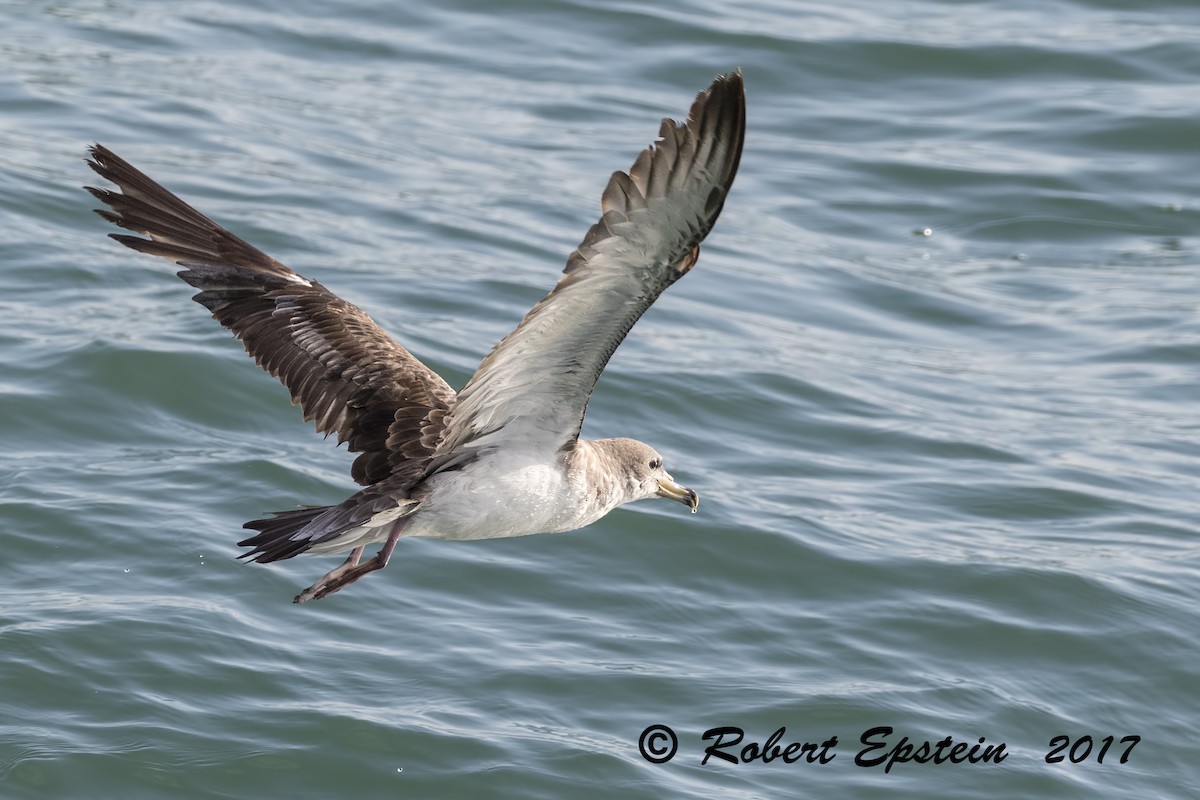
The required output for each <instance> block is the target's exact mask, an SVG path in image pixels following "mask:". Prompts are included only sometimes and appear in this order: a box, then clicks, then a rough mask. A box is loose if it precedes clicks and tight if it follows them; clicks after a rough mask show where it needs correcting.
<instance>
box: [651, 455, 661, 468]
mask: <svg viewBox="0 0 1200 800" xmlns="http://www.w3.org/2000/svg"><path fill="white" fill-rule="evenodd" d="M661 466H662V459H661V458H652V459H650V469H658V468H659V467H661Z"/></svg>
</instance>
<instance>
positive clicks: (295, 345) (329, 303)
mask: <svg viewBox="0 0 1200 800" xmlns="http://www.w3.org/2000/svg"><path fill="white" fill-rule="evenodd" d="M91 155H92V159H91V160H90V161H88V164H89V165H90V166H91V168H92V169H93V170H95V171H96V172H97V173H98V174H100V175H101V176H102V177H104V178H106V179H107V180H109V181H112V182H113V183H115V184H116V185H117V186H118V187H120V189H121V193H117V192H112V191H108V190H107V189H94V188H92V187H87V190H88V191H89V192H91V193H92V194H93V195H94V196H95V197H97V198H99V199H100V200H101V201H102V202H104V203H105V204H107V205H108V206H109V207H110V208H112V211H111V212H109V211H102V210H100V211H97V212H96V213H98V214H99V215H100V216H102V217H104V218H105V219H106V220H108V221H109V222H112V223H113V224H115V225H119V226H120V227H122V228H127V229H128V230H131V231H135V232H137V233H141V234H144V235H146V236H149V237H150V238H149V239H143V238H140V237H138V236H129V235H126V234H116V233H114V234H111V236H112V238H114V239H116V240H117V241H118V242H121V243H122V244H124V245H126V246H127V247H131V248H133V249H134V250H138V251H140V252H143V253H150V254H151V255H156V256H161V257H162V258H165V259H167V260H169V261H173V262H174V263H176V264H178V265H179V266H181V267H184V269H183V270H181V271H180V272H179V277H181V278H183V280H185V281H187V282H188V283H189V284H191V285H192V286H194V287H196V288H197V289H199V290H200V292H199V294H197V295H195V297H194V298H193V299H194V300H195V301H196V302H198V303H200V304H201V305H203V306H204V307H206V308H207V309H208V310H209V311H211V312H212V315H213V317H214V318H215V319H216V320H217V321H218V322H220V323H221V324H222V325H224V326H225V327H226V328H229V329H230V330H231V331H233V333H234V335H235V336H237V338H238V339H240V340H241V341H242V344H243V345H245V347H246V352H248V353H249V354H250V355H251V356H253V357H254V360H255V361H256V362H257V363H258V365H259V366H260V367H262V368H263V369H265V370H266V371H267V372H269V373H271V374H272V375H274V376H275V377H276V378H279V380H280V381H281V382H282V383H283V385H284V386H286V387H287V389H288V391H290V392H291V394H292V402H293V403H296V404H298V405H299V406H300V408H301V409H302V410H303V411H304V418H305V419H306V420H312V421H314V422H315V423H316V426H317V430H319V431H321V432H322V433H324V434H326V435H329V434H334V433H336V434H337V437H338V442H339V443H340V442H346V443H347V444H348V446H349V448H350V450H351V451H352V452H356V453H362V455H360V456H359V457H358V458H357V459H355V461H354V466H353V468H352V475H353V477H354V480H356V481H357V482H359V483H361V484H363V485H370V484H373V483H376V482H378V481H380V480H383V479H384V478H386V477H387V476H388V475H389V474H391V473H392V471H393V470H394V469H395V468H396V467H397V466H398V465H399V464H401V463H403V462H404V461H407V460H409V459H424V458H428V457H429V456H430V455H431V454H432V453H433V451H434V449H435V448H436V447H437V444H438V442H439V440H440V438H441V433H442V423H443V419H444V417H445V414H446V411H447V410H448V409H449V408H450V406H452V405H453V404H454V399H455V396H454V390H453V389H451V388H450V387H449V386H447V385H446V382H445V381H443V380H442V379H441V378H440V377H439V376H438V375H437V374H436V373H434V372H433V371H432V370H430V369H429V368H428V367H426V366H425V365H424V364H422V363H421V362H420V361H419V360H418V359H417V358H416V357H415V356H413V354H412V353H410V352H408V350H406V349H404V348H403V347H401V346H400V345H399V344H398V343H397V342H396V341H395V340H393V339H392V338H391V337H390V336H388V335H387V334H386V333H384V332H383V331H382V330H381V329H380V328H379V326H378V325H376V324H375V323H374V322H373V321H372V320H371V318H370V317H368V316H367V315H366V314H365V313H364V312H363V311H362V310H361V309H359V308H358V307H357V306H355V305H353V304H352V303H348V302H346V301H345V300H343V299H341V298H340V297H338V296H337V295H335V294H333V293H332V292H330V291H329V290H328V289H326V288H325V287H324V286H322V285H321V284H319V283H317V282H316V281H310V280H307V279H306V278H303V277H301V276H300V275H299V274H297V273H295V272H293V271H292V270H291V269H288V268H287V267H286V266H284V265H283V264H281V263H279V262H278V261H276V260H275V259H273V258H271V257H270V256H268V255H267V254H265V253H263V252H262V251H260V250H258V249H256V248H254V247H252V246H250V245H249V244H247V243H246V242H244V241H242V240H241V239H239V238H238V237H236V236H234V235H233V234H232V233H230V232H229V231H227V230H225V229H224V228H222V227H221V226H219V225H217V224H216V223H215V222H213V221H212V220H210V219H209V218H208V217H206V216H204V215H203V214H201V213H200V212H199V211H197V210H196V209H194V208H192V207H191V206H189V205H188V204H187V203H185V202H183V201H182V200H180V199H179V198H178V197H176V196H175V195H173V194H171V193H170V192H169V191H167V190H166V189H164V188H163V187H162V186H160V185H158V184H157V183H155V182H154V181H153V180H151V179H150V178H148V177H147V176H146V175H144V174H143V173H142V172H140V171H138V170H137V169H135V168H134V167H132V166H131V165H130V164H129V163H127V162H126V161H124V160H123V159H121V158H119V157H118V156H117V155H115V154H114V153H113V152H112V151H111V150H109V149H108V148H106V147H102V146H101V145H95V146H94V147H92V148H91Z"/></svg>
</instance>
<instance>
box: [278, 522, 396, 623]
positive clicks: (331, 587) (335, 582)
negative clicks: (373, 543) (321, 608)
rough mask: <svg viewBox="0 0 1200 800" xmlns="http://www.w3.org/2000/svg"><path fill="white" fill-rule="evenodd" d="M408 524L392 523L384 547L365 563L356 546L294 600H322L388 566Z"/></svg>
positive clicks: (296, 601)
mask: <svg viewBox="0 0 1200 800" xmlns="http://www.w3.org/2000/svg"><path fill="white" fill-rule="evenodd" d="M407 524H408V520H407V519H398V520H396V521H395V522H394V523H392V530H391V532H390V533H388V538H387V541H386V542H384V543H383V547H381V548H379V552H378V553H376V554H375V556H374V557H373V558H372V559H371V560H370V561H368V562H366V563H365V564H359V563H358V559H359V558H361V557H362V552H363V547H362V546H359V547H356V548H354V550H352V551H351V553H350V557H349V558H347V559H346V560H345V561H344V562H342V564H341V565H340V566H338V567H335V568H334V569H332V570H330V571H329V572H328V573H326V574H325V576H324V577H323V578H321V580H319V581H317V582H316V583H314V584H313V585H312V586H310V587H308V588H307V589H305V590H304V591H303V592H301V593H300V594H298V595H296V599H295V600H293V601H292V602H293V603H307V602H308V601H309V600H320V599H321V598H322V597H328V596H329V595H331V594H333V593H334V592H336V591H337V590H338V589H341V588H342V587H343V586H349V585H350V584H352V583H354V582H355V581H356V580H358V579H359V578H361V577H362V576H363V575H366V574H367V573H369V572H374V571H375V570H377V569H383V568H384V567H386V566H387V564H388V559H390V558H391V557H392V551H393V550H395V549H396V542H398V541H399V540H400V532H401V531H403V530H404V527H405V525H407Z"/></svg>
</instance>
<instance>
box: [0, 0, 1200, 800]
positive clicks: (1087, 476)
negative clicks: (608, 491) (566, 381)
mask: <svg viewBox="0 0 1200 800" xmlns="http://www.w3.org/2000/svg"><path fill="white" fill-rule="evenodd" d="M1131 9H1132V10H1131ZM0 12H2V13H0V33H2V34H3V35H0V109H2V111H3V113H0V221H2V222H3V230H4V236H2V237H0V436H2V439H0V479H2V480H0V523H2V526H3V533H2V534H0V535H2V537H3V538H2V541H3V549H2V554H0V575H2V576H3V579H2V580H0V797H3V798H6V799H14V800H15V799H18V798H39V799H40V798H89V799H91V798H108V797H112V798H122V799H123V800H138V799H140V798H164V797H170V798H210V797H222V798H263V797H351V796H353V797H367V798H375V797H381V798H382V797H423V798H462V797H520V798H593V797H630V798H642V797H645V798H662V797H711V796H719V797H728V798H777V797H838V798H878V797H888V798H933V797H945V798H995V797H1037V798H1093V797H1105V798H1117V797H1120V798H1124V797H1129V798H1148V797H1153V798H1194V797H1197V796H1200V768H1198V767H1197V766H1196V765H1197V763H1198V759H1197V753H1198V752H1200V735H1198V733H1197V731H1198V728H1200V679H1198V678H1197V671H1198V668H1197V664H1198V663H1200V646H1198V645H1197V641H1196V640H1197V634H1196V632H1197V630H1198V628H1200V624H1198V623H1200V615H1198V613H1197V606H1198V605H1200V544H1198V539H1197V537H1198V535H1200V424H1198V422H1197V419H1198V418H1197V409H1198V407H1200V238H1198V234H1200V200H1198V199H1197V176H1198V175H1200V92H1198V91H1197V88H1198V86H1200V7H1198V6H1196V4H1194V3H1191V2H1170V1H1169V0H1162V1H1161V2H1148V3H1141V4H1132V3H1117V2H1111V0H1089V1H1086V2H1085V1H1083V0H1079V1H1077V2H1070V1H1068V0H1058V1H1056V2H1049V3H1030V2H1018V1H1013V2H1002V1H1001V0H991V1H987V0H981V1H980V2H949V1H948V0H946V1H943V2H934V1H933V0H914V1H912V2H902V1H901V0H881V2H868V1H867V0H848V2H842V3H837V4H832V3H813V2H779V0H747V2H745V3H740V4H729V3H715V2H709V1H708V0H691V1H690V2H670V3H651V2H642V1H641V0H626V1H625V2H617V3H606V2H599V1H598V0H576V1H575V2H547V1H546V0H516V1H515V2H512V3H508V4H504V5H503V6H499V5H495V4H488V3H480V2H478V0H452V2H448V3H442V4H437V6H436V7H433V6H432V5H431V4H426V5H424V6H419V7H418V6H412V7H406V6H405V5H404V4H388V3H371V2H365V0H351V1H350V2H341V3H316V2H295V3H289V4H286V6H285V5H281V4H272V3H264V2H250V3H243V2H230V0H208V1H207V2H191V3H181V2H157V3H135V2H131V1H130V0H108V2H92V1H90V0H63V1H62V2H55V3H48V2H21V3H13V2H8V3H0ZM739 66H740V67H741V68H742V69H743V70H744V74H745V79H746V84H747V96H748V103H749V117H748V133H747V139H746V147H745V155H744V158H743V161H742V168H741V172H740V174H739V176H738V179H737V182H736V184H735V186H734V189H733V192H732V193H731V195H730V197H729V200H728V202H727V204H726V207H725V211H724V213H723V215H722V217H721V219H720V221H719V222H718V224H717V226H716V228H715V230H714V231H713V233H712V235H711V236H710V238H709V240H708V243H707V244H706V246H705V248H704V253H703V255H702V257H701V259H700V262H699V265H698V266H697V268H696V269H695V270H693V272H692V273H691V274H689V275H688V277H687V279H686V280H683V281H681V282H679V283H678V284H676V285H675V286H674V287H672V288H671V290H670V291H668V292H667V293H666V295H664V297H663V298H662V299H661V300H660V301H659V302H658V303H657V304H656V306H655V307H654V308H653V309H651V311H650V312H649V313H648V314H647V315H646V317H645V318H644V319H643V320H642V321H641V322H640V323H639V324H638V325H637V326H636V327H635V329H634V330H633V332H632V334H631V335H630V337H629V339H628V340H627V341H626V343H625V344H624V345H623V346H622V347H621V349H620V350H619V351H618V353H617V354H616V356H615V358H614V359H613V361H612V362H611V364H610V366H609V369H608V370H607V371H606V373H605V375H604V376H603V378H602V380H601V381H600V384H599V387H598V390H597V393H596V395H595V397H594V399H593V401H592V404H591V406H590V409H589V414H588V419H587V423H586V425H585V434H586V435H589V436H591V437H601V436H612V435H627V436H634V437H637V438H640V439H644V440H646V441H648V442H650V443H652V444H654V445H655V446H656V447H657V448H658V449H659V450H660V451H662V452H663V453H664V454H665V456H666V458H667V461H668V467H669V469H670V470H671V471H672V472H673V474H674V475H675V476H676V477H677V478H678V479H679V480H680V481H682V482H684V483H686V484H687V485H689V486H692V487H694V488H695V489H697V490H698V491H699V492H700V494H701V496H702V498H703V499H702V502H701V505H700V509H699V513H698V514H696V515H694V516H693V515H690V514H687V513H686V510H685V509H683V508H682V507H680V506H678V505H676V504H668V503H643V504H638V505H635V506H633V507H628V508H626V509H622V510H619V511H617V512H615V513H613V514H612V515H610V516H609V517H607V518H606V519H604V520H602V521H601V522H599V523H597V524H595V525H593V526H591V527H590V528H588V529H585V530H582V531H577V532H573V533H570V534H565V535H558V536H539V537H526V538H521V539H513V540H502V541H485V542H470V543H447V542H436V541H404V542H402V543H401V545H400V547H399V548H398V549H397V552H396V554H395V556H394V558H393V560H392V563H391V565H390V566H389V567H388V568H387V570H385V571H384V572H381V573H378V574H376V575H372V576H370V577H369V578H367V579H365V580H363V581H361V582H359V583H358V584H356V585H354V586H353V587H351V588H350V589H348V590H346V591H343V592H341V593H339V594H337V595H335V596H333V597H331V598H329V599H327V600H323V601H320V602H315V603H310V604H307V605H304V606H295V605H293V604H292V603H291V598H292V596H293V595H294V594H295V593H296V592H297V591H298V590H300V589H302V588H304V587H305V586H307V585H308V584H309V583H311V582H312V580H314V579H315V578H316V577H318V576H319V575H320V574H321V573H323V572H324V571H325V570H327V569H329V568H330V567H332V566H333V565H334V563H335V562H336V558H323V559H320V558H303V559H295V560H293V561H289V562H284V563H281V564H276V565H271V566H269V567H263V566H258V565H247V564H245V563H242V562H238V561H236V560H235V556H236V555H237V554H238V552H239V548H237V547H236V546H235V542H236V541H237V540H238V539H239V538H240V536H241V534H242V531H241V527H240V526H241V524H242V522H243V521H245V520H247V519H252V518H255V517H256V516H259V515H261V514H262V513H264V512H267V511H272V510H279V509H286V508H290V507H294V506H295V505H297V504H301V503H317V504H324V503H333V502H338V501H340V500H341V499H342V498H344V497H345V496H346V495H348V494H349V493H350V492H351V491H352V490H353V485H352V484H351V482H350V480H349V477H348V467H349V464H350V461H351V460H352V457H351V456H350V455H349V454H347V453H346V452H345V451H344V449H337V448H335V447H334V445H333V442H332V441H324V440H322V438H321V437H320V436H318V435H315V434H314V432H313V431H312V429H311V427H310V426H306V425H304V424H302V422H301V419H300V413H299V411H298V410H297V409H295V408H292V407H290V406H289V403H288V399H287V395H286V392H285V391H284V390H283V389H282V388H281V387H279V386H278V385H277V384H276V383H275V382H274V381H273V380H271V379H270V378H268V377H266V376H265V375H263V374H262V373H260V372H259V370H258V369H257V368H256V367H255V366H254V364H253V363H252V362H251V361H250V360H249V359H248V358H246V357H245V356H244V354H243V353H242V352H241V349H240V347H239V346H238V345H237V343H236V342H234V341H233V339H232V337H230V336H229V335H228V334H227V333H226V332H225V331H223V330H222V329H220V327H219V326H217V325H216V324H215V323H213V322H212V321H211V320H210V319H209V318H208V315H207V314H206V313H205V312H204V310H203V309H201V308H200V307H199V306H197V305H195V304H194V303H192V302H190V300H189V299H188V298H189V296H190V290H189V287H187V286H185V285H184V284H182V283H181V282H180V281H179V280H178V279H177V278H175V277H174V276H173V274H172V273H173V270H172V269H171V268H170V266H169V265H167V264H165V263H164V262H161V261H159V260H157V259H153V258H149V257H146V256H140V255H138V254H136V253H133V252H131V251H128V250H126V249H124V248H122V247H120V246H119V245H117V244H115V243H113V242H112V241H110V240H108V239H107V238H106V234H107V233H109V231H110V228H109V226H107V225H106V224H105V223H104V222H103V221H102V220H100V219H99V218H97V217H96V216H95V215H93V214H92V213H91V209H92V208H93V207H94V206H95V205H96V203H95V201H94V200H93V199H92V198H91V197H89V196H88V195H86V194H85V193H84V192H82V191H81V190H80V188H79V187H80V186H81V185H83V184H85V183H91V184H94V183H96V178H95V176H93V175H92V174H91V172H90V171H89V170H87V168H86V167H85V165H84V163H83V157H84V154H85V149H86V147H87V145H88V144H90V143H92V142H95V141H99V142H102V143H104V144H106V145H107V146H109V147H111V148H113V149H114V150H115V151H116V152H118V153H120V154H121V155H123V156H124V157H125V158H127V159H129V160H130V161H132V162H133V163H134V164H136V165H138V166H139V167H141V168H142V169H144V170H145V171H147V172H149V173H150V174H151V175H152V176H154V177H156V178H157V179H158V180H160V181H162V182H163V183H165V184H166V185H167V186H168V187H169V188H171V189H173V190H174V191H177V192H178V193H180V194H181V195H182V196H184V197H185V198H186V199H188V200H189V201H191V202H192V203H193V204H195V205H196V206H198V207H199V208H200V209H201V210H203V211H204V212H205V213H207V214H209V215H210V216H213V217H214V218H216V219H217V220H218V221H220V222H222V223H224V224H225V225H227V226H228V227H229V228H230V229H232V230H234V231H235V232H237V233H238V234H239V235H241V236H243V237H244V238H247V239H249V240H250V241H251V242H253V243H254V244H256V245H257V246H258V247H260V248H262V249H263V250H266V251H267V252H269V253H271V254H272V255H274V256H275V257H276V258H279V259H280V260H282V261H284V262H285V263H287V264H289V265H291V266H292V267H293V268H295V269H297V270H299V271H300V272H302V273H303V274H305V275H307V276H309V277H311V278H315V279H318V280H320V281H321V282H323V283H325V284H326V285H327V286H329V287H331V288H332V289H334V290H335V291H337V292H339V293H340V294H341V295H342V296H344V297H346V298H348V299H350V300H352V301H354V302H356V303H358V304H360V305H361V306H363V307H364V308H366V309H367V310H368V311H369V312H370V313H371V314H372V315H373V316H374V318H375V319H376V320H377V321H378V322H380V324H382V325H383V326H384V327H385V328H386V329H387V330H389V331H390V332H392V333H393V334H394V335H395V336H396V337H397V338H398V339H399V340H400V341H402V342H403V343H405V344H406V345H407V346H408V347H409V348H410V349H412V350H413V351H414V352H415V353H417V354H418V355H419V356H420V357H421V358H423V359H424V360H426V362H427V363H429V364H430V365H431V366H432V367H434V368H435V369H437V370H438V371H439V372H440V373H441V374H443V375H444V376H445V377H446V378H447V380H448V381H449V382H450V383H451V384H452V385H454V386H461V385H462V384H463V383H464V382H465V381H466V379H467V378H468V377H469V376H470V374H471V372H472V371H473V369H474V367H475V365H476V364H477V363H478V361H479V359H480V358H481V357H482V355H483V354H484V353H486V352H487V350H488V348H490V347H491V345H492V344H493V343H494V342H495V341H496V340H497V339H499V338H500V337H501V336H502V335H504V334H505V333H506V332H507V331H508V330H510V329H511V328H512V326H513V325H514V324H515V323H516V322H517V321H518V320H519V319H520V317H521V316H522V315H523V314H524V312H525V311H526V310H527V309H528V307H529V306H530V305H531V304H532V303H533V302H534V301H535V300H537V299H538V298H540V297H541V296H542V295H543V294H544V293H545V292H546V291H547V290H548V289H549V288H550V286H552V285H553V282H554V281H555V279H556V277H557V275H558V273H559V270H560V269H561V267H562V264H563V262H564V259H565V257H566V255H567V254H568V253H569V252H570V251H571V250H572V249H573V248H574V246H575V245H576V244H577V243H578V241H579V239H580V238H581V237H582V235H583V233H584V232H585V231H586V230H587V227H588V226H589V225H590V224H591V223H592V222H594V221H595V219H596V216H597V209H598V203H599V196H600V191H601V189H602V188H603V186H604V183H605V181H606V180H607V177H608V175H609V173H610V172H611V171H612V170H614V169H624V168H627V167H628V166H629V164H630V162H631V161H632V159H633V157H634V156H635V155H636V154H637V152H638V151H639V150H640V149H641V148H642V147H644V146H645V145H646V144H647V143H648V142H649V141H651V140H652V138H653V137H654V134H655V132H656V131H657V127H658V120H659V118H660V117H663V116H673V117H678V116H680V115H682V114H684V113H685V112H686V110H687V107H688V104H689V103H690V101H691V98H692V97H693V96H694V94H695V93H696V92H697V91H698V90H700V89H701V88H703V87H704V86H706V85H707V84H708V82H709V81H710V80H711V79H712V77H713V76H714V75H715V74H717V73H721V72H726V71H729V70H731V69H733V68H735V67H739ZM651 726H668V727H669V728H670V729H671V730H672V731H673V733H674V736H675V739H676V741H677V747H676V752H675V754H674V757H673V758H671V759H669V760H665V761H664V760H663V759H664V757H665V756H666V755H668V744H669V742H670V737H669V736H668V735H667V734H666V733H665V731H663V730H661V729H655V730H650V728H651ZM719 729H725V730H724V731H721V730H719ZM734 729H740V731H741V735H742V738H741V740H740V741H738V742H737V743H734V740H735V739H737V732H736V731H735V730H734ZM780 729H782V732H779V733H777V731H780ZM885 729H890V731H889V730H885ZM706 734H707V735H708V738H705V735H706ZM947 737H950V739H951V741H949V742H945V743H944V744H943V745H942V747H941V749H940V750H939V749H938V745H939V743H942V742H943V741H944V740H945V739H946V738H947ZM1059 737H1061V738H1059ZM1089 737H1090V738H1089ZM1106 737H1111V739H1106ZM1129 737H1135V738H1129ZM981 739H982V740H983V741H982V742H981V741H980V740H981ZM639 742H640V743H641V747H639ZM791 743H795V744H794V746H793V747H792V748H791V749H790V750H789V749H787V747H788V745H789V744H791ZM924 743H928V745H927V746H924V747H923V744H924ZM957 743H964V744H965V745H967V747H964V748H961V749H959V750H957V751H955V750H953V745H954V744H957ZM752 744H753V746H748V745H752ZM804 744H808V745H809V746H808V747H807V748H804V747H803V745H804ZM877 744H878V745H881V746H880V747H878V748H876V747H875V745H877ZM1000 745H1003V748H1002V749H1001V748H1000ZM970 747H974V748H975V749H974V750H969V749H968V748H970ZM743 748H745V749H743ZM643 750H644V751H645V753H646V755H643V752H642V751H643ZM1101 751H1103V752H1101ZM951 755H953V756H954V758H953V759H951V758H950V756H951ZM646 756H649V757H650V758H649V759H648V758H647V757H646ZM706 756H707V759H706ZM722 756H727V757H730V758H732V759H733V760H734V761H735V762H736V763H731V762H730V761H729V760H728V759H727V758H722ZM934 756H937V759H936V760H940V761H941V762H942V763H935V760H933V757H934ZM967 756H971V759H970V760H964V759H966V758H967ZM1056 756H1057V757H1060V759H1061V760H1058V761H1054V760H1053V759H1054V758H1055V757H1056ZM881 757H882V758H883V759H884V760H882V761H880V760H878V759H880V758H881ZM1048 757H1049V758H1050V759H1051V760H1050V761H1048V760H1047V758H1048ZM906 758H907V759H908V760H905V759H906ZM650 759H653V760H654V761H663V763H653V762H652V761H651V760H650ZM796 759H799V760H796ZM922 760H924V761H925V763H922ZM956 761H957V762H958V763H955V762H956ZM889 763H890V767H889Z"/></svg>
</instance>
